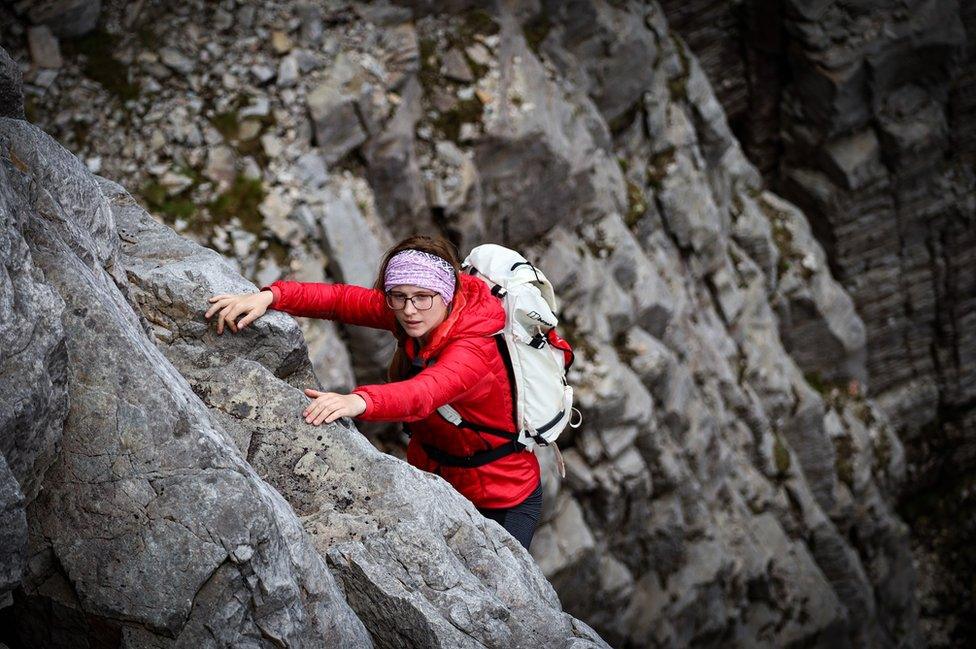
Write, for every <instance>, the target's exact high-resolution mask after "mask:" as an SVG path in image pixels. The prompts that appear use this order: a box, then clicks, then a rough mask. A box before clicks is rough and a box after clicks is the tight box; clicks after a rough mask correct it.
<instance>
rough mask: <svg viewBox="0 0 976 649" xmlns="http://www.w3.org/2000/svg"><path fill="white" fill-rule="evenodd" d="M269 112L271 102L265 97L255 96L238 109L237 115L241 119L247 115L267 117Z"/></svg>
mask: <svg viewBox="0 0 976 649" xmlns="http://www.w3.org/2000/svg"><path fill="white" fill-rule="evenodd" d="M269 112H271V102H270V101H268V98H267V97H264V96H261V97H255V98H254V100H253V101H252V103H251V104H249V105H248V106H245V107H244V108H242V109H241V110H240V111H238V113H237V116H238V117H240V118H241V119H246V118H248V117H267V115H268V113H269Z"/></svg>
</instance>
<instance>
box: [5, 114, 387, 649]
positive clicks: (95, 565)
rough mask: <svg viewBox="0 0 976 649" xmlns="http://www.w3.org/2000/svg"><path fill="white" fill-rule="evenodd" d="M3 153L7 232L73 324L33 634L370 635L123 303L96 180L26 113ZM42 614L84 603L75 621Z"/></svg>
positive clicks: (339, 638) (63, 638)
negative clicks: (11, 215)
mask: <svg viewBox="0 0 976 649" xmlns="http://www.w3.org/2000/svg"><path fill="white" fill-rule="evenodd" d="M0 157H2V158H3V159H4V170H5V171H4V173H5V176H6V178H5V182H4V183H3V187H4V188H5V192H7V193H8V195H9V197H10V199H9V200H10V203H11V204H12V207H13V208H14V209H15V210H16V212H15V213H17V214H19V215H21V219H20V220H19V221H18V222H17V223H16V226H17V227H15V228H13V229H12V232H13V233H14V234H17V235H19V236H22V237H23V240H24V241H26V243H27V248H28V249H29V253H28V255H29V256H28V257H27V258H28V259H29V260H30V262H31V264H32V268H35V269H37V270H35V271H34V272H35V273H37V272H38V271H43V273H44V275H43V280H41V279H40V276H38V275H35V277H34V278H33V283H34V285H35V287H38V286H40V287H43V288H44V289H45V290H46V291H47V292H51V293H54V294H55V295H56V296H60V299H61V300H64V307H63V308H64V310H63V311H61V312H60V316H58V315H57V312H55V313H56V315H55V317H54V318H51V317H50V314H41V313H38V315H42V316H43V317H44V318H45V319H46V320H48V321H49V322H57V323H58V324H59V325H61V326H63V328H64V329H63V336H64V347H65V348H66V350H67V359H66V360H67V362H66V363H64V364H63V365H62V368H61V371H62V372H63V373H64V374H65V375H66V379H67V380H66V384H67V395H66V396H64V397H62V398H61V400H60V402H59V404H57V405H58V409H59V411H60V412H63V408H65V406H69V404H70V407H68V410H67V418H66V419H64V421H63V426H64V427H63V437H62V440H61V445H62V448H61V450H60V453H59V454H58V456H57V459H56V461H55V462H54V464H53V465H52V466H51V468H50V469H48V471H47V472H46V473H42V472H40V471H38V472H36V473H34V474H33V475H32V476H31V478H32V479H33V480H35V481H40V482H41V484H42V486H43V490H42V491H41V492H40V494H39V495H37V496H36V497H34V498H33V499H32V501H31V502H30V504H29V506H28V525H29V536H30V545H29V553H30V559H29V561H28V568H27V571H26V573H25V575H24V577H23V583H22V586H21V588H22V591H23V594H22V595H21V596H18V599H17V602H16V603H15V607H17V608H16V611H15V619H17V620H19V621H20V624H19V625H18V629H17V632H18V634H19V635H20V637H21V639H22V641H23V642H26V643H27V644H34V645H44V646H72V645H73V646H77V644H78V643H79V642H81V641H82V638H85V637H98V636H99V635H100V634H106V633H108V634H112V633H114V634H121V633H122V632H123V630H124V629H125V630H127V632H128V633H135V634H142V635H143V636H145V635H149V636H153V637H155V638H157V640H155V641H156V642H166V643H167V644H168V645H171V646H228V645H241V644H244V643H249V644H254V645H255V646H258V645H264V644H269V643H270V642H272V641H273V642H275V643H276V644H279V646H280V645H285V646H315V645H322V644H334V645H348V646H367V645H369V644H370V642H369V637H368V635H367V634H366V632H365V629H364V628H363V626H362V624H361V623H360V621H359V619H358V618H356V616H355V615H354V614H353V613H352V612H351V610H350V609H349V608H348V606H347V605H346V603H345V601H344V599H343V597H342V595H341V593H340V592H339V590H338V589H337V588H336V585H335V582H334V581H333V579H332V576H331V574H330V573H329V571H328V569H327V568H326V567H325V564H324V563H323V561H322V559H321V558H320V557H319V555H318V554H317V553H316V552H315V551H314V550H313V549H312V547H311V546H310V545H309V543H308V538H307V536H305V534H304V533H303V531H302V529H301V525H300V524H299V523H298V521H297V519H296V518H295V516H294V512H293V511H292V510H291V508H290V507H289V506H288V505H287V503H286V502H285V501H284V500H283V499H282V498H281V496H280V495H279V494H278V493H277V492H276V491H274V490H273V489H272V488H270V487H269V486H268V485H267V484H266V483H265V482H263V481H262V480H261V479H260V478H259V477H258V476H257V474H256V473H255V472H254V470H253V469H252V468H251V467H250V466H249V465H248V464H247V463H246V461H245V460H244V458H243V457H242V456H241V454H240V453H239V451H238V450H237V449H236V448H235V447H234V444H233V442H232V438H231V436H230V435H229V434H228V433H227V432H225V431H224V430H223V429H222V428H221V427H220V426H219V425H215V424H214V423H212V422H211V420H210V418H209V416H208V414H207V411H206V408H205V407H204V406H203V404H202V403H201V402H200V400H199V399H198V397H197V396H196V395H195V394H194V393H193V392H192V390H191V389H190V386H189V385H187V383H186V381H185V380H184V379H183V378H182V377H181V376H180V374H179V372H178V371H177V370H176V369H175V368H174V367H173V366H172V365H171V364H170V363H169V362H168V361H167V360H166V359H165V358H164V357H163V356H162V354H160V352H159V350H158V349H157V347H156V346H155V344H154V343H153V341H152V339H151V338H150V337H149V335H147V334H148V332H147V330H146V329H145V328H144V326H143V322H144V321H141V320H140V318H139V317H138V316H137V315H136V313H135V312H134V311H133V309H132V307H131V306H130V305H129V303H128V302H127V297H130V287H129V285H128V282H127V280H126V275H125V274H124V270H123V268H122V266H121V264H120V263H119V257H118V244H119V240H120V239H119V237H120V236H125V235H124V233H122V232H118V231H116V228H115V219H114V216H113V214H112V211H111V209H110V207H109V199H108V198H106V196H105V195H104V194H103V193H102V191H101V189H100V188H99V185H98V184H97V183H96V181H95V179H94V177H93V176H91V174H90V173H89V172H88V171H87V170H86V169H85V168H84V167H83V166H82V165H81V164H80V163H79V162H78V161H77V159H75V158H74V157H73V156H71V155H70V154H69V153H68V152H67V151H65V150H64V149H62V148H61V147H60V146H58V145H57V144H56V143H55V142H54V141H53V140H51V139H50V138H49V137H48V136H46V135H45V134H43V133H42V132H40V131H39V130H37V129H36V128H34V127H32V126H30V125H28V124H26V123H25V122H21V121H16V120H10V119H0ZM15 157H16V158H18V159H20V160H22V166H21V167H18V168H14V167H13V166H12V165H11V164H10V162H9V161H10V160H12V159H14V158H15ZM53 178H57V179H58V182H56V183H54V182H52V181H51V179H53ZM29 186H30V187H33V188H34V189H33V191H27V188H28V187H29ZM63 206H71V207H70V208H69V207H63ZM5 232H9V231H8V230H6V229H5ZM22 254H23V253H22ZM29 313H31V312H29ZM40 340H43V339H40ZM5 348H6V346H5ZM305 363H306V364H307V360H305ZM25 375H26V373H25V372H24V371H22V370H21V371H20V372H18V373H17V374H13V375H10V374H6V373H5V374H4V376H11V377H13V378H14V380H17V381H19V380H20V378H21V377H23V376H25ZM15 388H16V383H13V384H5V385H4V390H3V392H4V393H5V394H10V393H11V392H12V390H14V389H15ZM34 408H36V411H37V412H39V413H43V412H44V411H45V410H46V409H45V408H43V406H41V405H38V406H35V407H34ZM34 408H32V409H31V411H32V412H31V413H30V414H32V413H33V412H34ZM4 412H5V413H6V412H8V410H7V409H6V408H5V409H4ZM3 430H6V429H5V428H4V429H3ZM59 432H61V431H60V430H59ZM5 437H6V435H5ZM5 454H6V452H5ZM17 466H18V464H14V467H15V468H16V467H17ZM26 482H27V484H32V483H31V482H30V481H26ZM5 491H6V490H5ZM28 493H31V494H32V493H33V491H29V492H28ZM4 547H6V545H5V546H4ZM147 583H152V584H153V588H152V589H151V590H150V589H147V588H146V584H147ZM44 610H46V611H55V610H56V611H68V612H71V611H73V612H74V613H73V615H74V620H75V621H74V626H72V624H71V623H69V621H68V620H70V618H71V615H68V616H65V615H64V614H63V613H59V614H58V615H57V616H45V615H43V614H40V613H39V612H40V611H44ZM28 612H30V613H28ZM45 618H46V619H45ZM166 638H168V640H166Z"/></svg>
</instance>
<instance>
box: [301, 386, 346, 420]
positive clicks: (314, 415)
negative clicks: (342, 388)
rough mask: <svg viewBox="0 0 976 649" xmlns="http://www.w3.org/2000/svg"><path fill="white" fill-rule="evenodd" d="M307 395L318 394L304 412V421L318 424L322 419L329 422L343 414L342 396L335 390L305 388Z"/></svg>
mask: <svg viewBox="0 0 976 649" xmlns="http://www.w3.org/2000/svg"><path fill="white" fill-rule="evenodd" d="M305 393H306V394H308V395H310V396H311V395H312V394H315V395H320V396H318V397H317V398H316V399H315V401H313V402H312V403H311V404H310V405H309V407H308V408H306V409H305V412H303V413H302V414H303V415H304V417H305V422H306V423H309V424H312V425H314V426H318V425H319V424H321V423H322V422H323V421H324V422H326V423H330V422H333V421H335V420H336V419H338V418H339V417H342V416H343V413H344V408H343V405H344V404H343V397H342V395H341V394H336V393H335V392H319V391H317V390H311V389H306V390H305Z"/></svg>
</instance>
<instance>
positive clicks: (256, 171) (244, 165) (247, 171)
mask: <svg viewBox="0 0 976 649" xmlns="http://www.w3.org/2000/svg"><path fill="white" fill-rule="evenodd" d="M241 175H242V176H244V177H245V178H249V179H251V180H261V175H262V174H261V167H259V166H258V163H257V162H256V161H255V160H254V158H252V157H250V156H248V157H246V158H244V159H243V160H242V161H241Z"/></svg>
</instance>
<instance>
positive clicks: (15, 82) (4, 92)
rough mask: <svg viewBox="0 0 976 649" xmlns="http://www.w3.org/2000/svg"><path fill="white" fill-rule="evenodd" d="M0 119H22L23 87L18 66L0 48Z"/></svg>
mask: <svg viewBox="0 0 976 649" xmlns="http://www.w3.org/2000/svg"><path fill="white" fill-rule="evenodd" d="M0 117H12V118H14V119H24V86H23V79H22V75H21V72H20V66H19V65H17V62H16V61H14V60H13V59H12V58H10V54H8V53H7V50H5V49H3V48H2V47H0Z"/></svg>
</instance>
